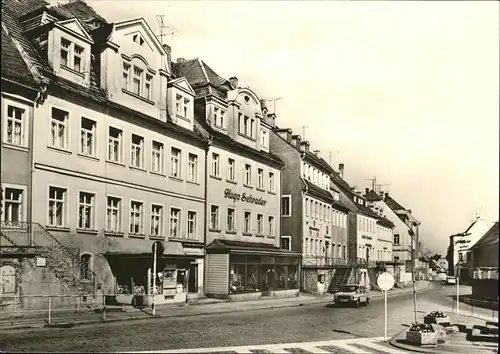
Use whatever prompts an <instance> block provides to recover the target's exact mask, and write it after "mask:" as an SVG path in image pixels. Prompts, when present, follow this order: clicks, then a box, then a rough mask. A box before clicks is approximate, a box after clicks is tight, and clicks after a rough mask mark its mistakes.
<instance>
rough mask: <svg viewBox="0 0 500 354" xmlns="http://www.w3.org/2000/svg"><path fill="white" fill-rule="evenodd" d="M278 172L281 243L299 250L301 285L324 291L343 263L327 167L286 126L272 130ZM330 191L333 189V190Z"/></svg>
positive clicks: (340, 225)
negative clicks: (280, 166) (280, 169)
mask: <svg viewBox="0 0 500 354" xmlns="http://www.w3.org/2000/svg"><path fill="white" fill-rule="evenodd" d="M274 132H275V133H274V134H273V135H272V136H271V152H273V153H274V154H276V155H278V156H279V157H280V158H281V159H282V160H283V161H284V162H285V165H286V167H285V169H284V170H283V172H282V197H281V198H282V233H283V234H282V245H283V247H289V249H291V250H292V251H295V252H301V253H302V278H301V279H302V280H301V288H302V289H303V290H304V291H309V292H315V293H324V292H325V291H326V290H327V289H328V284H329V283H330V282H331V279H332V277H333V275H334V273H335V269H337V268H339V267H345V264H346V263H347V252H346V250H347V222H346V221H347V209H346V208H345V207H344V206H343V205H342V204H341V203H340V202H339V200H338V198H335V195H334V194H332V192H331V191H330V174H331V173H332V169H331V167H330V166H329V165H328V164H327V163H326V162H325V161H324V160H323V159H322V158H321V157H319V156H318V153H317V152H311V151H309V142H307V141H301V138H300V136H299V135H293V134H292V131H291V130H290V129H278V128H276V129H275V130H274ZM334 192H335V191H334Z"/></svg>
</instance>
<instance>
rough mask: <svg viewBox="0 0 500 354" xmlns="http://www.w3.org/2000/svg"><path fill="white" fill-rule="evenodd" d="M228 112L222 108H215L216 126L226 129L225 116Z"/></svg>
mask: <svg viewBox="0 0 500 354" xmlns="http://www.w3.org/2000/svg"><path fill="white" fill-rule="evenodd" d="M225 113H226V112H224V110H222V109H220V108H214V125H215V126H216V127H219V128H224V115H225Z"/></svg>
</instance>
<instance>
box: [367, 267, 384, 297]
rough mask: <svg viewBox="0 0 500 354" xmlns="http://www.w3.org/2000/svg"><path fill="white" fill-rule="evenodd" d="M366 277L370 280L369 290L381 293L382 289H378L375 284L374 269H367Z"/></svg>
mask: <svg viewBox="0 0 500 354" xmlns="http://www.w3.org/2000/svg"><path fill="white" fill-rule="evenodd" d="M368 277H369V279H370V287H371V290H375V291H382V289H380V287H379V286H378V284H377V278H378V274H377V271H376V270H375V268H368Z"/></svg>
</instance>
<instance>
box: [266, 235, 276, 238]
mask: <svg viewBox="0 0 500 354" xmlns="http://www.w3.org/2000/svg"><path fill="white" fill-rule="evenodd" d="M267 238H276V236H273V235H267Z"/></svg>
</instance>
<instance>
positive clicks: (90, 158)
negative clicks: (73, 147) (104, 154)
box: [77, 152, 99, 161]
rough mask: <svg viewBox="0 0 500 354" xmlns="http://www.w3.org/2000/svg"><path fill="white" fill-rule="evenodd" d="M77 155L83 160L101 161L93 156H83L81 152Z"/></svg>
mask: <svg viewBox="0 0 500 354" xmlns="http://www.w3.org/2000/svg"><path fill="white" fill-rule="evenodd" d="M77 155H78V156H79V157H81V158H83V159H87V160H91V161H99V158H98V157H95V156H92V155H86V154H82V153H81V152H79V153H78V154H77Z"/></svg>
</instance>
